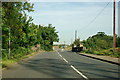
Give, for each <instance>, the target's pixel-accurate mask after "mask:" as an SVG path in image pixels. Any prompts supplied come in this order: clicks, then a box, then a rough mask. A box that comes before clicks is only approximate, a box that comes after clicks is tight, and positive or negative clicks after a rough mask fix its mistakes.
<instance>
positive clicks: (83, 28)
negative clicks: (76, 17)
mask: <svg viewBox="0 0 120 80" xmlns="http://www.w3.org/2000/svg"><path fill="white" fill-rule="evenodd" d="M109 4H110V2H108V3H107V4H106V5H105V6H104V8H103V9H102V10H101V11H100V12H99V13H98V14H97V15H96V16H95V17H94V18H93V20H91V21H90V23H88V24H87V25H86V26H84V27H82V28H81V29H80V30H81V31H83V30H85V28H88V27H90V26H89V25H91V24H92V23H93V22H94V21H95V20H96V19H97V17H98V16H99V15H101V13H102V12H103V11H104V10H105V8H106V7H107V6H108V5H109Z"/></svg>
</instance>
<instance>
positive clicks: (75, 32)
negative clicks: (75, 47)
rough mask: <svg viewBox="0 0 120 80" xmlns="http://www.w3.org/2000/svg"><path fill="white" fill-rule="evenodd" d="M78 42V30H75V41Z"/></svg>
mask: <svg viewBox="0 0 120 80" xmlns="http://www.w3.org/2000/svg"><path fill="white" fill-rule="evenodd" d="M76 40H77V30H75V41H76Z"/></svg>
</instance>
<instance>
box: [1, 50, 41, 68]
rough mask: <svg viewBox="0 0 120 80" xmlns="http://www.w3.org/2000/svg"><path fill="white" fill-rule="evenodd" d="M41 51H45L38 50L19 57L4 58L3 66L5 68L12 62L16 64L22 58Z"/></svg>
mask: <svg viewBox="0 0 120 80" xmlns="http://www.w3.org/2000/svg"><path fill="white" fill-rule="evenodd" d="M39 52H43V51H42V50H38V51H36V52H32V53H31V54H28V55H25V56H22V57H20V58H17V59H2V68H5V67H7V66H9V65H11V64H14V63H16V62H18V61H20V60H22V59H25V58H29V57H30V56H33V55H35V54H37V53H39Z"/></svg>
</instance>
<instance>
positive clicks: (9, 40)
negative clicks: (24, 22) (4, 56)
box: [8, 27, 10, 58]
mask: <svg viewBox="0 0 120 80" xmlns="http://www.w3.org/2000/svg"><path fill="white" fill-rule="evenodd" d="M8 57H9V58H10V27H9V53H8Z"/></svg>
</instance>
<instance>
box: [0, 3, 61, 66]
mask: <svg viewBox="0 0 120 80" xmlns="http://www.w3.org/2000/svg"><path fill="white" fill-rule="evenodd" d="M33 6H34V4H30V3H28V2H3V3H2V8H1V9H2V60H3V64H2V65H3V66H6V65H5V64H7V63H6V62H5V61H7V62H8V64H9V62H10V63H11V62H14V61H18V60H20V59H21V58H23V56H27V55H31V54H32V53H33V52H35V51H33V50H32V47H33V46H37V45H40V48H39V49H38V50H36V51H39V50H45V51H51V50H53V48H52V47H53V42H57V41H59V39H58V34H57V33H58V32H56V29H55V27H54V26H52V24H48V26H41V25H36V24H34V23H33V22H32V21H33V18H32V17H31V16H29V15H27V14H26V12H33V11H34V10H33ZM9 40H10V45H9ZM9 47H10V54H8V51H9Z"/></svg>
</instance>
